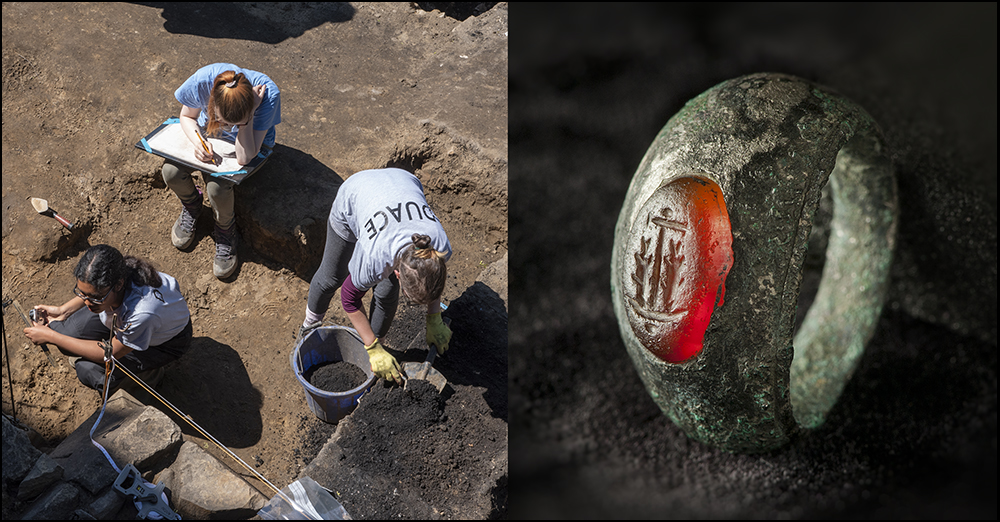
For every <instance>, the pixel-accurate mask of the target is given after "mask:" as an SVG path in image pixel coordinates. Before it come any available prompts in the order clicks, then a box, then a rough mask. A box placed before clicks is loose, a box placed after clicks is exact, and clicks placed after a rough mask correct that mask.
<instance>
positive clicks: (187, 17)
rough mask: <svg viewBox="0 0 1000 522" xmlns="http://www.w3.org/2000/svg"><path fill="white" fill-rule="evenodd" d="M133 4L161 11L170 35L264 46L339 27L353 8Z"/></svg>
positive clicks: (306, 4) (318, 4)
mask: <svg viewBox="0 0 1000 522" xmlns="http://www.w3.org/2000/svg"><path fill="white" fill-rule="evenodd" d="M136 3H137V4H139V5H144V6H147V7H154V8H157V9H162V12H161V13H160V14H161V16H163V20H164V21H163V28H164V29H166V30H167V31H168V32H171V33H175V34H192V35H196V36H204V37H206V38H230V39H234V40H255V41H258V42H263V43H267V44H276V43H280V42H282V41H284V40H287V39H288V38H295V37H298V36H302V34H303V33H305V32H306V31H308V30H309V29H312V28H314V27H318V26H320V25H323V24H325V23H327V22H331V23H341V22H346V21H349V20H350V19H351V18H353V17H354V8H353V7H351V5H350V4H349V3H347V2H294V3H293V2H288V3H285V2H275V3H264V2H260V3H250V4H246V5H241V4H235V3H228V2H220V3H215V2H136Z"/></svg>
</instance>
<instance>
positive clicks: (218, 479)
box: [155, 442, 267, 519]
mask: <svg viewBox="0 0 1000 522" xmlns="http://www.w3.org/2000/svg"><path fill="white" fill-rule="evenodd" d="M155 480H156V481H157V482H158V481H160V480H163V482H164V485H165V486H166V487H167V488H168V489H170V491H171V493H172V495H173V496H172V498H171V501H172V502H173V504H174V508H175V509H176V511H177V512H178V513H179V514H180V515H181V516H182V517H184V518H195V519H207V518H249V517H252V516H254V515H255V514H256V512H257V510H259V509H260V508H262V507H264V504H266V503H267V499H266V498H264V496H263V495H261V494H260V493H259V492H258V491H257V490H256V489H254V488H253V487H251V486H250V484H248V483H247V482H246V481H245V480H243V478H241V477H240V476H238V475H236V474H234V473H233V472H232V471H230V470H229V468H227V467H225V466H223V465H222V463H220V462H219V461H218V460H216V459H215V457H213V456H211V455H209V454H208V453H207V452H205V450H203V449H201V448H200V447H198V445H197V444H194V443H191V442H184V443H183V444H182V445H181V449H180V451H179V452H178V454H177V458H176V459H175V460H174V463H173V464H171V465H170V467H169V468H168V469H167V470H164V472H163V473H161V474H160V475H158V476H157V477H156V479H155Z"/></svg>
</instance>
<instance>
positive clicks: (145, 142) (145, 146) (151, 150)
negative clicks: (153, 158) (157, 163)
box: [139, 138, 153, 153]
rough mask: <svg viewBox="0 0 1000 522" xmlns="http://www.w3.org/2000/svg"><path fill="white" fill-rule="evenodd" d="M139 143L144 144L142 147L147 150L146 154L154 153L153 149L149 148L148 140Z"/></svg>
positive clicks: (144, 139)
mask: <svg viewBox="0 0 1000 522" xmlns="http://www.w3.org/2000/svg"><path fill="white" fill-rule="evenodd" d="M139 143H142V147H143V148H144V149H146V152H149V153H152V152H153V149H151V148H150V147H149V143H148V142H147V141H146V138H143V139H141V140H139Z"/></svg>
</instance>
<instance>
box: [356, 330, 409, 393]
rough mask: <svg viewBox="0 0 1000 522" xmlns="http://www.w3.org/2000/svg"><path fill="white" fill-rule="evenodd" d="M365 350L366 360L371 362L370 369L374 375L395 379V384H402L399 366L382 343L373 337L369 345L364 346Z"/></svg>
mask: <svg viewBox="0 0 1000 522" xmlns="http://www.w3.org/2000/svg"><path fill="white" fill-rule="evenodd" d="M365 350H366V351H367V352H368V360H369V362H371V365H372V371H373V372H375V375H378V376H379V377H381V378H383V379H385V380H387V381H388V380H389V379H392V380H394V381H396V384H400V385H401V384H403V379H402V377H401V376H400V373H399V372H400V371H401V368H400V367H399V363H398V362H396V358H395V357H393V356H392V355H389V352H387V351H385V348H382V343H380V342H378V339H375V342H373V343H372V344H371V345H370V346H365Z"/></svg>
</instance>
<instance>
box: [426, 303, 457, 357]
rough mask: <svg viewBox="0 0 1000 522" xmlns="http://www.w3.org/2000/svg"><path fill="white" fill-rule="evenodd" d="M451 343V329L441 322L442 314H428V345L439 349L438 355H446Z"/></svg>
mask: <svg viewBox="0 0 1000 522" xmlns="http://www.w3.org/2000/svg"><path fill="white" fill-rule="evenodd" d="M449 341H451V328H448V325H446V324H444V321H442V320H441V312H438V313H436V314H427V344H433V345H434V346H436V347H437V351H438V355H444V352H446V351H447V350H448V342H449Z"/></svg>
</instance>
